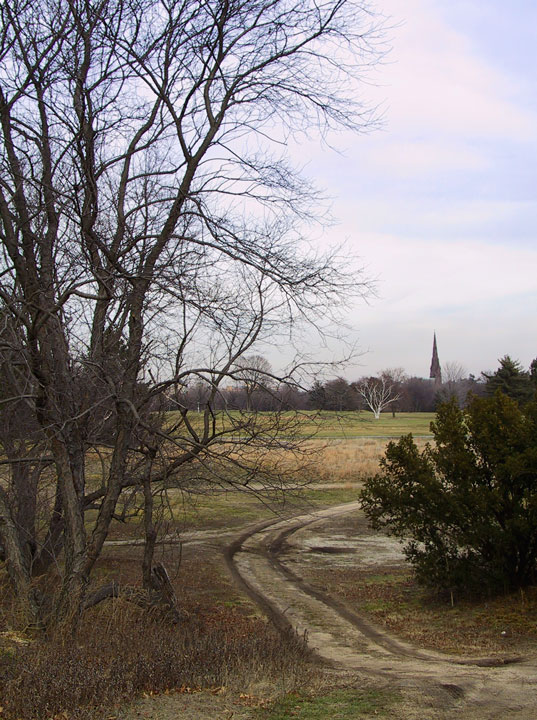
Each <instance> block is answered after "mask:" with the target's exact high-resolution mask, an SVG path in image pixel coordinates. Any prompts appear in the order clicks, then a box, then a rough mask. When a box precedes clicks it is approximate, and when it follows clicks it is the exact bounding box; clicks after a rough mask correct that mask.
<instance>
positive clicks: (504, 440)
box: [361, 392, 537, 592]
mask: <svg viewBox="0 0 537 720" xmlns="http://www.w3.org/2000/svg"><path fill="white" fill-rule="evenodd" d="M431 430H432V432H433V434H434V438H435V443H434V445H427V446H426V447H425V449H424V450H423V451H422V452H420V451H419V450H418V448H417V447H416V445H415V443H414V441H413V439H412V436H411V435H407V436H404V437H402V438H401V439H400V440H399V441H398V442H391V443H389V445H388V447H387V450H386V455H385V457H384V458H383V460H382V461H381V467H382V472H381V473H380V474H378V475H376V476H375V477H373V478H371V479H370V480H368V481H367V483H366V485H365V488H364V490H363V492H362V495H361V498H362V502H363V507H364V510H365V512H366V515H367V516H368V518H369V520H370V521H371V523H372V525H373V527H375V528H377V529H379V528H385V529H386V531H387V532H388V533H389V534H391V535H395V536H396V537H399V538H402V539H403V540H405V541H406V546H405V553H406V556H407V558H408V560H409V561H410V563H411V564H412V565H413V567H414V570H415V573H416V577H417V579H418V581H419V582H420V583H422V584H424V585H427V586H429V587H433V588H436V589H438V590H449V591H452V590H454V589H458V590H460V589H464V590H467V591H470V592H481V591H486V592H490V591H498V590H511V589H515V588H519V587H524V586H527V585H529V584H532V583H534V582H535V581H536V576H537V572H536V570H537V567H536V566H537V402H536V401H533V402H531V403H529V404H527V405H525V406H524V407H522V408H521V407H519V406H518V404H517V403H516V402H515V401H514V400H512V399H511V398H509V397H507V396H506V395H504V394H502V393H499V392H498V393H497V394H496V395H495V396H494V397H492V398H474V399H473V400H472V401H471V402H470V404H469V405H468V407H467V408H466V409H465V410H460V409H459V408H458V407H457V405H456V403H455V401H452V402H449V403H446V404H444V405H441V406H440V407H439V409H438V413H437V419H436V421H435V422H433V423H432V424H431Z"/></svg>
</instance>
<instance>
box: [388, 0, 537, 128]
mask: <svg viewBox="0 0 537 720" xmlns="http://www.w3.org/2000/svg"><path fill="white" fill-rule="evenodd" d="M383 11H384V12H385V13H386V14H388V15H390V16H391V17H392V22H393V23H394V24H397V27H396V28H395V29H394V31H393V34H394V38H393V52H392V55H391V56H390V60H391V62H390V61H388V63H387V64H386V65H384V66H382V67H381V68H380V69H379V78H380V83H381V86H382V87H381V88H379V90H380V92H381V94H382V92H384V94H385V96H386V98H387V106H388V107H387V113H386V115H387V120H388V123H389V127H390V129H393V130H395V131H396V132H397V130H398V129H402V127H403V126H406V127H407V128H408V127H410V128H411V129H412V131H413V132H414V131H415V130H416V129H417V128H418V127H420V128H423V129H424V130H425V131H426V132H431V131H432V130H434V131H436V132H446V133H450V134H457V135H462V136H465V137H467V136H468V135H474V136H478V137H480V138H484V137H488V138H492V137H498V136H503V137H512V136H513V135H516V136H517V137H518V138H519V139H521V138H528V137H533V136H534V132H535V131H534V128H535V118H534V117H533V116H532V114H531V113H529V112H528V111H526V110H525V109H524V108H523V107H522V105H523V103H522V98H523V95H524V88H523V85H522V84H521V83H520V82H519V81H518V80H517V78H516V77H514V76H513V75H509V74H508V73H505V72H503V71H501V70H499V69H498V68H496V67H494V65H493V64H492V61H491V60H489V61H485V60H484V59H482V58H481V57H479V56H478V55H477V53H476V52H475V51H474V48H473V46H472V42H471V41H470V39H469V38H468V37H467V36H465V35H464V34H463V33H462V32H459V31H457V30H455V29H453V28H452V27H450V26H449V25H448V24H447V23H446V22H445V21H444V20H443V18H442V16H441V15H440V12H439V11H438V10H437V9H436V7H435V4H434V3H433V2H430V1H428V0H407V2H405V3H404V6H403V8H402V7H401V3H400V1H399V0H385V2H384V3H383Z"/></svg>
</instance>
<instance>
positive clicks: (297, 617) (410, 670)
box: [228, 503, 537, 720]
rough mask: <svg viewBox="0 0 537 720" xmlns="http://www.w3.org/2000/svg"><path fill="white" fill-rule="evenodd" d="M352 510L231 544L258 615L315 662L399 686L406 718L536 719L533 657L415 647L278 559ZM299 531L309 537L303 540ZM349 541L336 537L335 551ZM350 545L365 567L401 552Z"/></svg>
mask: <svg viewBox="0 0 537 720" xmlns="http://www.w3.org/2000/svg"><path fill="white" fill-rule="evenodd" d="M358 511H359V504H358V503H346V504H345V505H343V506H336V507H332V508H329V509H327V510H322V511H318V512H315V513H309V514H307V515H303V516H300V517H295V518H292V519H290V520H285V521H280V522H277V523H274V524H272V525H270V526H268V527H265V528H260V529H258V530H257V531H255V532H251V533H247V534H244V535H243V536H242V537H241V538H239V539H238V540H237V541H236V542H235V543H233V544H232V546H231V548H230V551H229V554H228V562H230V564H231V569H232V571H233V572H234V573H235V575H236V577H237V580H238V581H239V582H241V583H242V584H243V587H244V588H245V589H246V590H247V591H248V592H249V594H250V595H251V597H252V598H253V599H254V600H256V602H259V604H260V606H261V607H262V609H263V610H264V611H265V612H267V613H268V614H269V615H271V616H272V617H273V618H275V619H276V622H277V623H279V624H280V626H286V625H289V624H290V625H291V626H293V627H294V628H296V630H297V632H299V633H305V634H306V636H307V639H308V642H309V644H310V646H311V647H312V649H313V650H314V651H315V652H316V654H317V655H318V656H319V658H321V659H322V660H323V661H324V662H326V663H327V664H329V665H331V666H332V667H333V668H334V670H336V671H339V672H341V673H353V672H355V673H358V674H360V675H363V676H366V677H368V678H377V679H378V681H379V682H380V683H381V684H382V683H387V684H389V685H390V686H391V687H397V688H400V689H401V690H402V691H403V692H404V693H405V694H406V696H407V703H406V705H407V707H406V708H405V710H404V712H405V714H404V717H408V718H411V717H422V718H446V719H451V718H461V717H463V718H472V719H475V720H484V719H485V718H486V719H487V720H489V719H490V720H492V719H493V718H500V717H507V718H515V719H518V718H520V719H521V720H522V719H524V720H530V719H531V720H534V718H536V717H537V660H536V658H534V657H533V658H523V659H518V661H517V662H511V661H512V660H513V658H512V657H511V658H510V657H505V658H498V657H494V658H488V657H479V658H464V657H463V658H459V657H457V658H454V657H451V656H448V655H444V654H442V653H438V652H434V651H430V650H423V649H420V648H417V647H414V646H412V645H411V644H409V643H406V642H402V641H401V640H399V639H397V638H395V637H392V636H391V635H389V634H388V633H386V632H385V631H383V630H381V629H380V628H378V627H375V626H373V625H372V624H371V623H370V622H369V621H367V620H366V619H365V618H363V617H360V616H359V615H357V614H356V613H354V612H351V611H349V610H348V608H346V607H345V606H343V605H342V604H341V603H339V602H337V601H335V600H334V599H333V598H332V597H331V596H330V592H329V589H328V590H327V591H326V592H319V591H318V590H315V589H314V588H312V587H311V586H309V585H308V584H307V583H306V582H304V581H303V580H302V578H301V576H300V562H299V559H298V555H299V554H298V553H296V552H295V553H294V554H293V553H289V554H288V553H286V555H285V560H283V559H281V558H280V553H281V551H282V548H283V547H285V544H287V549H288V546H289V543H291V542H292V544H293V545H294V546H295V547H296V546H298V545H301V544H305V545H308V544H309V548H310V549H311V547H317V546H316V542H318V541H321V538H316V536H315V529H316V527H321V526H323V527H324V532H323V533H322V542H323V543H326V535H327V533H326V525H327V523H329V522H330V519H331V518H334V517H336V516H338V515H341V514H344V513H349V512H358ZM305 528H307V530H308V531H307V533H303V537H301V531H303V529H305ZM291 538H292V540H291ZM348 542H349V540H348V538H344V537H338V536H337V535H336V536H335V537H334V543H333V547H334V549H335V551H336V553H337V550H338V548H339V549H341V548H342V547H346V544H347V543H348ZM330 544H331V545H332V542H331V543H330ZM355 544H356V548H357V549H358V552H357V553H354V554H353V561H357V559H359V558H361V561H362V562H364V563H369V564H370V563H371V562H373V558H374V557H375V555H377V557H378V558H379V559H382V561H383V562H385V561H386V559H387V558H392V559H393V560H394V561H395V560H396V559H397V558H398V556H399V553H400V550H399V545H398V544H397V543H392V541H390V540H388V539H387V538H382V537H381V536H379V537H378V538H376V539H371V538H368V539H360V538H357V539H356V541H355ZM326 554H327V555H330V553H329V552H327V553H326ZM302 556H303V557H305V556H307V553H302ZM338 561H339V560H338ZM425 708H427V710H426V713H425ZM420 713H421V714H420ZM424 713H425V714H424Z"/></svg>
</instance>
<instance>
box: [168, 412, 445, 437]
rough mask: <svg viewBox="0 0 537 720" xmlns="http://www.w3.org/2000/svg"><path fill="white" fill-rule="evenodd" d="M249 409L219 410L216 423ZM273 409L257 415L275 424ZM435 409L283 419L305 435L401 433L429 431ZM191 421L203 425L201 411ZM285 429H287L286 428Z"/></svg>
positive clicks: (225, 423)
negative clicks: (421, 411)
mask: <svg viewBox="0 0 537 720" xmlns="http://www.w3.org/2000/svg"><path fill="white" fill-rule="evenodd" d="M248 417H249V414H248V413H240V412H239V411H236V410H232V411H229V412H227V413H223V412H221V413H218V415H217V426H218V427H219V428H221V429H230V428H232V427H233V426H234V425H235V424H237V423H238V422H239V421H240V420H241V419H244V420H247V419H248ZM274 417H275V414H274V413H270V412H266V413H258V418H259V419H261V421H262V420H263V418H265V419H266V422H267V425H269V424H272V422H273V418H274ZM434 417H435V414H434V413H396V414H395V417H393V415H392V413H391V412H385V413H382V414H381V416H380V418H379V419H378V420H375V417H374V415H373V413H372V412H369V411H365V410H363V411H360V412H357V411H356V412H349V411H345V412H335V411H328V410H323V411H321V412H317V411H315V412H314V411H299V412H297V413H294V412H286V413H281V415H280V418H281V423H282V426H285V425H286V424H287V423H288V424H289V425H290V427H291V426H292V428H293V433H296V434H298V435H299V436H300V435H301V436H303V437H312V436H315V437H316V438H319V439H322V438H354V437H375V436H377V437H400V436H401V435H406V434H408V433H413V434H414V435H418V436H419V435H430V434H431V431H430V427H429V426H430V423H431V421H432V420H434ZM189 418H190V421H191V423H192V425H193V427H194V428H196V429H198V428H199V429H200V428H201V422H202V414H201V413H196V412H191V413H190V414H189ZM178 419H179V413H178V412H168V413H167V422H169V423H170V424H172V423H174V422H177V421H178ZM283 432H284V433H285V429H284V431H283Z"/></svg>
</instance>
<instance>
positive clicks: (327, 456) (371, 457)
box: [310, 438, 427, 483]
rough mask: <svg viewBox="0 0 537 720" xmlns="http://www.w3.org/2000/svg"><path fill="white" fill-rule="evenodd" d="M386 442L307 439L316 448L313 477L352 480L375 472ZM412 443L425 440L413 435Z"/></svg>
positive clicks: (378, 439)
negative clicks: (413, 440)
mask: <svg viewBox="0 0 537 720" xmlns="http://www.w3.org/2000/svg"><path fill="white" fill-rule="evenodd" d="M388 442H389V441H388V440H387V439H382V438H353V439H350V440H328V441H326V440H325V441H321V440H317V441H311V442H310V445H311V447H312V449H313V450H315V451H316V464H315V471H316V474H317V479H318V480H320V481H321V482H325V483H354V482H360V481H362V480H364V478H367V477H370V476H371V475H375V473H377V472H378V471H379V461H380V459H381V457H382V456H383V455H384V452H385V451H386V445H387V444H388ZM415 442H416V444H417V445H418V447H419V448H422V447H424V446H425V444H426V442H427V440H426V439H424V438H416V440H415Z"/></svg>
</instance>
